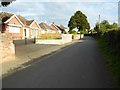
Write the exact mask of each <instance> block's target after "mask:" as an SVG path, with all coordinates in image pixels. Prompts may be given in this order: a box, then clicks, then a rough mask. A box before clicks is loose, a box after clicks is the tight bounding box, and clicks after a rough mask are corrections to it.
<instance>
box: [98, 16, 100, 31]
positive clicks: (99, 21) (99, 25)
mask: <svg viewBox="0 0 120 90" xmlns="http://www.w3.org/2000/svg"><path fill="white" fill-rule="evenodd" d="M98 22H99V30H100V14H99V21H98Z"/></svg>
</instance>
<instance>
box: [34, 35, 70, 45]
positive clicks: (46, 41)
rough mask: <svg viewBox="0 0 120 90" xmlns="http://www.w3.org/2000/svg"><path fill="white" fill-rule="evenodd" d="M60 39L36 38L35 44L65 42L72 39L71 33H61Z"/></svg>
mask: <svg viewBox="0 0 120 90" xmlns="http://www.w3.org/2000/svg"><path fill="white" fill-rule="evenodd" d="M61 37H62V38H61V39H51V40H47V39H46V40H36V44H59V45H61V44H65V43H68V42H71V41H72V34H62V35H61Z"/></svg>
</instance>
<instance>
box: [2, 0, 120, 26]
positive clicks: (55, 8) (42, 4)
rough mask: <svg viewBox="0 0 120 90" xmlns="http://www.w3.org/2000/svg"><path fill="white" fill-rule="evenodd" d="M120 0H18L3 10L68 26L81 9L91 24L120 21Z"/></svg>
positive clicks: (48, 22)
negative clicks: (103, 21) (99, 19)
mask: <svg viewBox="0 0 120 90" xmlns="http://www.w3.org/2000/svg"><path fill="white" fill-rule="evenodd" d="M118 1H119V0H34V1H32V0H16V1H15V2H13V3H12V4H10V5H9V6H8V7H2V8H1V11H6V12H10V13H13V14H19V15H21V16H23V17H25V18H27V19H30V20H31V19H35V20H36V21H37V22H38V23H41V22H46V23H47V24H48V25H49V24H50V23H52V22H55V23H56V24H58V25H60V24H62V25H64V26H67V24H68V21H69V19H70V17H71V16H72V15H73V14H74V13H75V12H76V11H77V10H80V11H82V12H83V13H84V14H86V16H87V17H88V21H89V23H90V26H91V27H93V26H94V25H95V23H96V21H98V17H99V14H100V16H101V21H102V20H108V21H109V22H110V23H113V22H117V21H118Z"/></svg>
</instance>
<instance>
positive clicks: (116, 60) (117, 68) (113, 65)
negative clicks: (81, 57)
mask: <svg viewBox="0 0 120 90" xmlns="http://www.w3.org/2000/svg"><path fill="white" fill-rule="evenodd" d="M97 43H98V46H99V48H100V50H101V52H102V55H103V56H104V58H105V60H106V63H107V66H108V68H109V69H110V70H111V71H112V73H113V78H114V80H115V81H116V83H117V84H118V87H119V88H120V57H119V56H117V55H116V54H115V53H112V52H110V50H109V49H108V48H107V44H106V42H105V41H104V40H103V39H102V38H100V39H97Z"/></svg>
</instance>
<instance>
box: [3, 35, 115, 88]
mask: <svg viewBox="0 0 120 90" xmlns="http://www.w3.org/2000/svg"><path fill="white" fill-rule="evenodd" d="M114 87H116V85H115V84H114V82H113V80H112V75H111V72H109V70H108V69H107V67H106V64H105V61H104V59H103V58H102V56H101V54H100V51H99V49H98V46H97V43H96V41H95V40H94V39H93V38H92V37H85V39H84V40H83V42H78V43H75V44H73V45H71V46H68V47H66V48H64V49H62V50H59V51H58V52H56V53H54V54H51V55H49V56H47V57H43V58H42V59H38V60H37V61H36V62H34V63H32V64H31V65H29V67H27V68H25V69H23V70H21V71H18V72H16V73H13V74H12V75H10V76H8V77H6V78H4V79H3V88H114Z"/></svg>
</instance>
